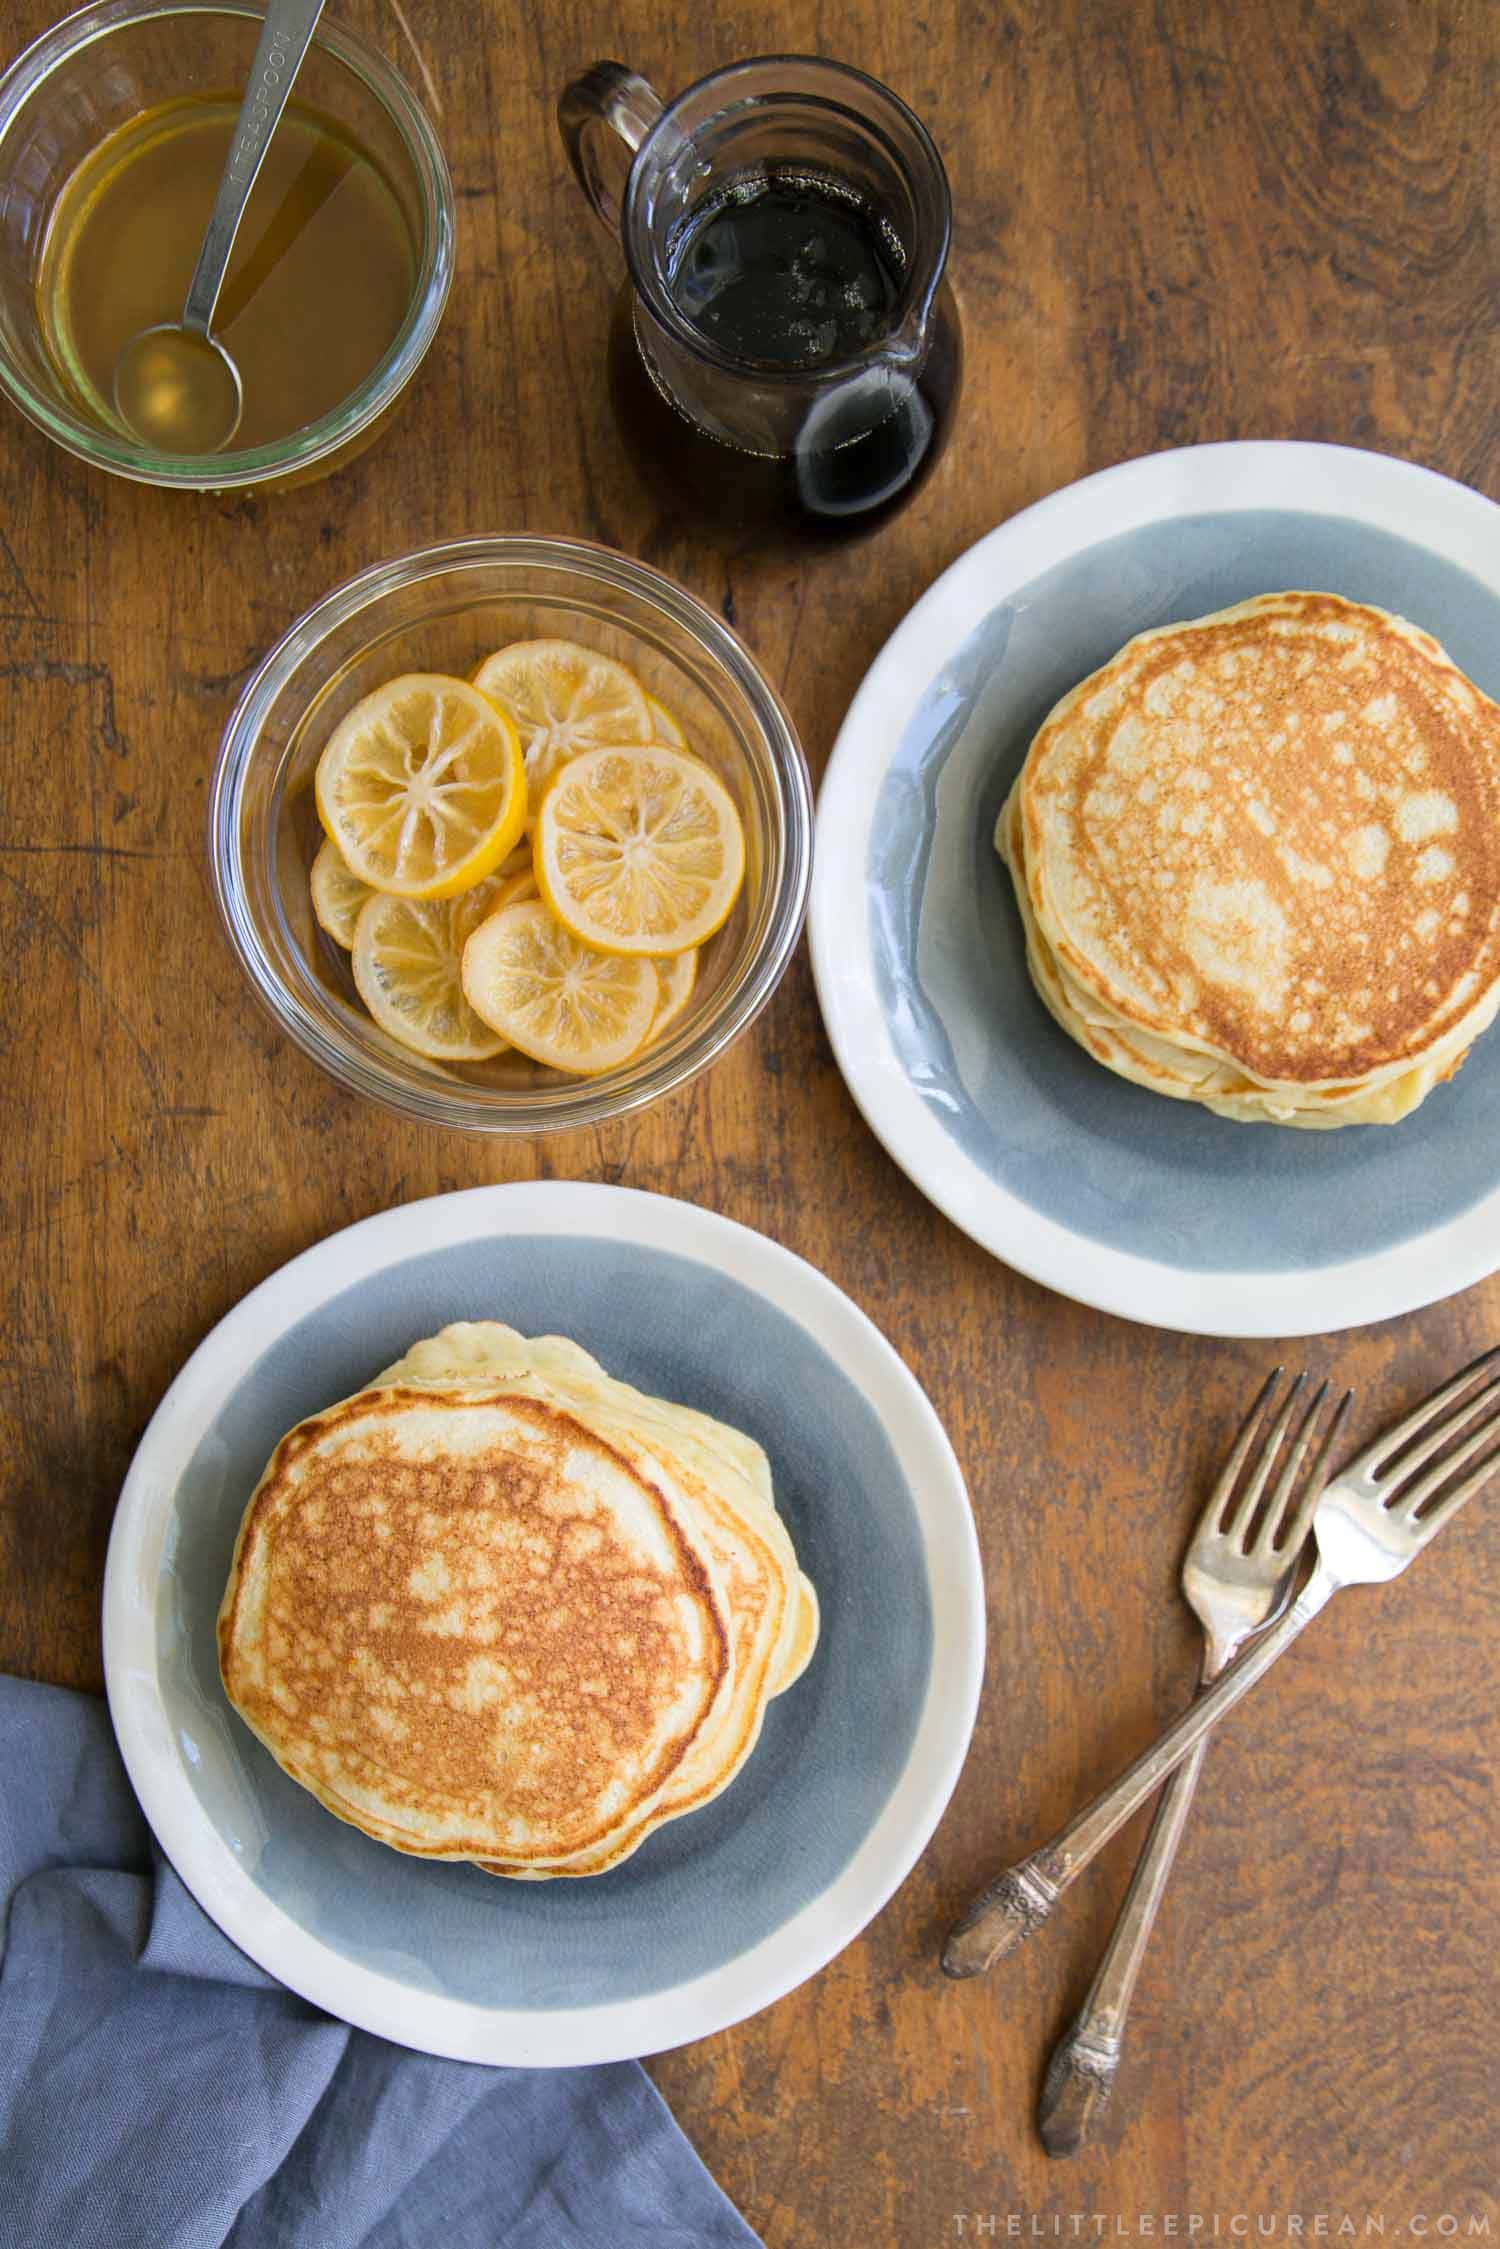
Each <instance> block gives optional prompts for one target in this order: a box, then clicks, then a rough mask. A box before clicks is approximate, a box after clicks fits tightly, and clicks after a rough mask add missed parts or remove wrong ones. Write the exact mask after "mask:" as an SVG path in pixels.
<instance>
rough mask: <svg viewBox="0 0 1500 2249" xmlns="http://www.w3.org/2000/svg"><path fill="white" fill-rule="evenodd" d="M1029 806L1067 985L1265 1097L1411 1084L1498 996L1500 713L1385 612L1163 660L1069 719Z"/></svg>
mask: <svg viewBox="0 0 1500 2249" xmlns="http://www.w3.org/2000/svg"><path fill="white" fill-rule="evenodd" d="M1020 806H1021V815H1022V819H1023V821H1024V837H1025V859H1026V870H1027V876H1028V880H1029V883H1030V888H1031V897H1032V903H1033V905H1034V908H1035V911H1036V916H1037V920H1038V923H1039V924H1040V926H1041V928H1042V930H1043V932H1044V933H1045V936H1046V938H1047V940H1048V942H1049V943H1050V945H1051V946H1052V948H1053V950H1054V951H1055V953H1056V955H1057V958H1058V960H1059V961H1060V962H1061V963H1062V964H1063V966H1064V967H1065V968H1066V969H1067V971H1068V972H1069V973H1070V974H1071V975H1072V976H1073V977H1075V978H1076V979H1077V981H1078V983H1079V984H1080V985H1081V986H1083V987H1084V989H1085V990H1086V991H1088V992H1090V993H1093V994H1094V995H1096V996H1097V997H1098V998H1099V999H1100V1000H1101V1001H1103V1002H1104V1003H1105V1005H1106V1006H1107V1007H1109V1008H1111V1009H1113V1010H1115V1011H1116V1013H1117V1014H1118V1015H1119V1016H1120V1017H1121V1018H1122V1019H1123V1020H1124V1021H1125V1022H1126V1023H1127V1024H1134V1025H1137V1026H1139V1027H1140V1028H1141V1029H1142V1030H1144V1031H1148V1032H1151V1033H1154V1034H1156V1035H1159V1036H1161V1037H1164V1038H1167V1039H1170V1040H1173V1041H1176V1042H1177V1043H1179V1044H1181V1045H1185V1046H1188V1047H1191V1048H1197V1049H1199V1050H1202V1051H1206V1052H1209V1053H1212V1054H1217V1055H1221V1056H1223V1057H1225V1058H1226V1059H1227V1060H1229V1061H1231V1062H1233V1063H1235V1064H1237V1065H1238V1066H1239V1067H1240V1068H1241V1069H1243V1070H1244V1071H1246V1072H1247V1073H1248V1074H1249V1075H1250V1076H1251V1077H1252V1078H1255V1079H1258V1080H1260V1081H1263V1082H1266V1083H1271V1084H1277V1083H1284V1084H1289V1085H1299V1084H1301V1085H1313V1084H1318V1083H1323V1082H1331V1081H1343V1080H1352V1079H1361V1078H1364V1077H1366V1076H1367V1075H1370V1074H1372V1073H1374V1074H1376V1075H1378V1074H1379V1073H1381V1072H1385V1071H1394V1070H1397V1069H1399V1068H1401V1067H1402V1066H1403V1065H1404V1064H1405V1063H1407V1062H1409V1061H1410V1060H1411V1059H1413V1058H1414V1057H1418V1056H1420V1055H1422V1054H1423V1053H1424V1052H1425V1051H1426V1050H1427V1049H1429V1048H1430V1047H1431V1046H1432V1045H1434V1044H1435V1043H1436V1042H1437V1041H1438V1040H1440V1039H1442V1038H1443V1037H1444V1036H1445V1035H1447V1034H1449V1033H1451V1032H1452V1031H1453V1030H1454V1029H1455V1027H1457V1026H1459V1025H1460V1024H1462V1022H1463V1021H1464V1019H1465V1017H1466V1016H1468V1015H1470V1014H1473V1013H1475V1012H1476V1011H1477V1010H1478V1009H1480V1007H1481V1006H1482V1003H1483V1001H1484V999H1485V996H1486V994H1488V993H1489V992H1490V991H1491V990H1492V989H1493V987H1494V986H1495V984H1496V982H1497V979H1500V708H1497V706H1496V705H1495V704H1494V703H1493V702H1491V701H1490V700H1489V699H1488V698H1487V697H1486V696H1484V695H1483V694H1481V693H1480V691H1479V690H1478V689H1477V688H1476V687H1475V686H1474V685H1473V684H1472V682H1470V681H1469V680H1467V679H1466V678H1465V677H1464V675H1463V674H1462V673H1461V672H1460V671H1459V670H1458V669H1457V667H1456V666H1455V665H1454V664H1453V663H1452V662H1451V660H1450V659H1449V658H1448V657H1447V656H1446V655H1445V653H1444V651H1443V650H1442V649H1441V648H1440V647H1439V646H1438V644H1437V643H1436V642H1435V641H1434V640H1432V639H1431V638H1430V637H1429V636H1428V635H1427V634H1426V633H1424V632H1421V631H1419V630H1418V629H1417V628H1416V627H1415V626H1413V625H1410V624H1408V623H1406V622H1405V621H1404V620H1403V619H1400V618H1397V617H1392V616H1389V615H1388V614H1387V613H1386V612H1384V611H1383V610H1379V609H1374V608H1370V607H1367V606H1364V605H1362V604H1359V603H1355V602H1350V601H1346V600H1344V599H1342V598H1341V597H1340V596H1338V595H1335V594H1326V593H1284V594H1270V595H1265V596H1262V597H1261V598H1259V599H1257V600H1254V601H1248V602H1244V603H1242V604H1240V605H1239V606H1238V607H1237V608H1233V609H1227V610H1224V611H1221V612H1220V613H1219V614H1217V615H1215V616H1212V617H1205V618H1202V619H1199V620H1197V621H1196V622H1194V623H1192V624H1185V625H1172V626H1166V627H1164V628H1162V629H1161V630H1159V631H1155V632H1150V633H1145V634H1142V635H1141V636H1140V637H1139V638H1138V639H1136V640H1133V641H1131V642H1129V643H1128V644H1127V646H1126V647H1125V648H1123V649H1122V650H1121V651H1120V653H1119V654H1118V655H1117V656H1116V657H1115V658H1114V659H1113V660H1112V661H1111V662H1110V663H1109V664H1107V665H1105V666H1104V668H1103V669H1102V670H1101V671H1099V672H1096V673H1095V674H1094V675H1093V676H1092V677H1091V678H1089V679H1087V680H1085V681H1084V682H1083V683H1082V684H1081V686H1079V687H1078V688H1076V689H1074V690H1073V692H1072V693H1071V694H1069V695H1068V696H1067V697H1065V698H1064V700H1063V701H1062V702H1061V703H1059V704H1058V706H1057V707H1056V709H1055V710H1054V711H1053V712H1052V713H1051V714H1050V716H1049V717H1048V718H1047V720H1046V721H1045V723H1044V724H1043V726H1042V727H1041V729H1040V731H1039V733H1038V734H1037V737H1036V739H1035V741H1034V743H1033V745H1032V748H1031V750H1030V753H1029V756H1028V761H1027V765H1026V768H1025V771H1024V774H1023V778H1022V783H1021V800H1020Z"/></svg>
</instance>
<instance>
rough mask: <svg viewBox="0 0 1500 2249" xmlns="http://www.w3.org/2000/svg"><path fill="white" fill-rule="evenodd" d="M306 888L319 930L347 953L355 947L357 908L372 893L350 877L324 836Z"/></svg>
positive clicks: (334, 846)
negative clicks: (352, 946)
mask: <svg viewBox="0 0 1500 2249" xmlns="http://www.w3.org/2000/svg"><path fill="white" fill-rule="evenodd" d="M307 888H308V892H309V895H310V896H311V898H312V910H313V913H314V915H315V917H316V919H317V924H318V927H319V929H321V930H323V931H325V932H326V934H327V935H328V936H330V937H331V938H332V939H333V941H334V943H335V945H342V946H343V948H344V951H345V952H346V953H347V952H348V950H349V948H350V946H351V945H352V944H353V943H354V925H355V923H356V922H357V921H358V920H359V913H360V908H361V907H362V906H363V905H364V903H365V901H366V900H367V899H369V898H373V897H374V895H375V893H374V892H373V891H372V890H371V888H370V886H369V884H368V883H367V882H361V881H360V879H359V877H358V875H352V874H350V872H349V869H348V867H347V865H346V864H345V861H344V854H343V853H342V851H340V849H339V847H338V845H337V844H336V843H335V842H334V840H333V838H332V836H325V837H324V838H323V841H322V842H321V843H320V844H319V846H318V855H317V857H316V859H314V861H313V863H312V872H311V873H310V874H309V876H308V878H307Z"/></svg>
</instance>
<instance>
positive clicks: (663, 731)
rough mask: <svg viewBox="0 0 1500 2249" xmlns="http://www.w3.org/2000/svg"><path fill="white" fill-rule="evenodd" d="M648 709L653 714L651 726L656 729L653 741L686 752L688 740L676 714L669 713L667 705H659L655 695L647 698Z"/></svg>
mask: <svg viewBox="0 0 1500 2249" xmlns="http://www.w3.org/2000/svg"><path fill="white" fill-rule="evenodd" d="M646 708H647V710H648V711H649V712H650V713H651V724H652V726H653V727H654V728H655V734H654V737H653V739H654V740H656V741H658V742H666V743H667V744H668V745H669V746H670V747H671V748H672V749H674V750H685V749H686V748H687V746H688V738H687V736H686V734H685V733H684V732H683V728H682V721H681V719H680V718H679V717H678V716H677V714H676V712H675V711H669V710H668V709H667V706H666V704H665V703H659V702H658V701H657V700H656V697H655V696H654V695H648V696H647V697H646Z"/></svg>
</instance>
